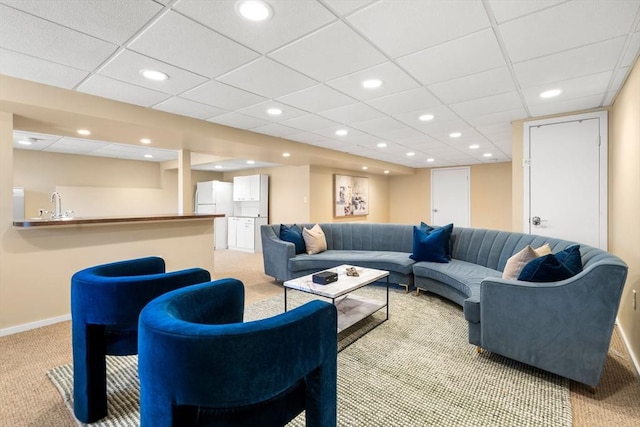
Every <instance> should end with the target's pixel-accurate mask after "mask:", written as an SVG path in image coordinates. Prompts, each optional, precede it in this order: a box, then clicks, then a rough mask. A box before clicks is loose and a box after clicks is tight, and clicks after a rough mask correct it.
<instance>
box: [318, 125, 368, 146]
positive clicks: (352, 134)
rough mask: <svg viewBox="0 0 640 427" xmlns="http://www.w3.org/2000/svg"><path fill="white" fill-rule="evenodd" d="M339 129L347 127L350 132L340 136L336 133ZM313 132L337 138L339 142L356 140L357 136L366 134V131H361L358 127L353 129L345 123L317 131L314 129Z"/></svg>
mask: <svg viewBox="0 0 640 427" xmlns="http://www.w3.org/2000/svg"><path fill="white" fill-rule="evenodd" d="M338 129H345V130H347V131H348V132H349V133H348V134H347V135H344V136H338V135H336V130H338ZM313 133H317V134H318V135H323V136H325V137H327V138H332V139H335V140H336V141H338V142H345V143H346V142H349V141H352V142H353V140H354V138H355V137H359V136H362V135H365V133H364V132H361V131H359V130H357V129H353V128H350V127H348V126H344V125H338V126H336V127H335V128H326V129H318V130H316V131H314V132H313Z"/></svg>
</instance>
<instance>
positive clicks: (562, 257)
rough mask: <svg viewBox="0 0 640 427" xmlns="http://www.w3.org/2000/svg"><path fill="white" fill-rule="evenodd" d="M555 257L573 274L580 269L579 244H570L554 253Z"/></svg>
mask: <svg viewBox="0 0 640 427" xmlns="http://www.w3.org/2000/svg"><path fill="white" fill-rule="evenodd" d="M555 255H556V258H558V260H559V261H560V262H561V263H563V264H564V265H565V267H567V268H568V269H569V270H571V272H572V273H573V274H578V273H580V272H581V271H582V256H581V255H580V245H572V246H569V247H568V248H566V249H565V250H563V251H560V252H558V253H556V254H555Z"/></svg>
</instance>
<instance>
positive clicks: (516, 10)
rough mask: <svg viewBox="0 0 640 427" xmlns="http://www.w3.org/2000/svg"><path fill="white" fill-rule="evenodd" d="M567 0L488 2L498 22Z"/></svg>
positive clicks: (500, 0) (495, 0) (494, 0)
mask: <svg viewBox="0 0 640 427" xmlns="http://www.w3.org/2000/svg"><path fill="white" fill-rule="evenodd" d="M565 1H566V0H527V1H505V0H489V1H488V3H489V5H490V7H491V10H492V11H493V15H494V16H495V17H496V21H498V23H502V22H505V21H509V20H511V19H514V18H519V17H521V16H524V15H528V14H530V13H533V12H537V11H540V10H542V9H548V8H550V7H553V6H555V5H557V4H559V3H562V2H565Z"/></svg>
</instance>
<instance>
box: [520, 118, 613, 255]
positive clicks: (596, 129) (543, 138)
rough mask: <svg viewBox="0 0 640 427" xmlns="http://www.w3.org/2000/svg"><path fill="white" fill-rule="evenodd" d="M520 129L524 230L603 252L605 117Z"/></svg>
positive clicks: (604, 232)
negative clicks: (523, 182) (523, 134)
mask: <svg viewBox="0 0 640 427" xmlns="http://www.w3.org/2000/svg"><path fill="white" fill-rule="evenodd" d="M602 114H604V117H602ZM525 131H528V138H526V137H525V151H524V153H525V158H526V157H527V156H526V155H527V153H528V154H529V157H528V160H525V185H526V184H527V181H528V188H527V187H525V200H528V206H526V205H527V203H526V202H525V217H526V218H525V227H524V229H525V231H526V232H528V233H530V234H540V235H544V236H551V237H557V238H561V239H566V240H573V241H576V242H580V243H584V244H587V245H590V246H595V247H600V248H603V249H606V244H607V240H606V229H607V223H606V221H607V220H606V162H607V161H606V113H594V114H587V115H580V116H572V117H563V118H557V119H553V120H552V121H551V122H546V123H538V124H537V125H529V126H525ZM603 133H604V147H603V146H602V144H603V141H601V140H602V139H603V138H602V136H603ZM527 139H528V141H527ZM527 142H528V147H526V145H527V144H526V143H527ZM527 148H528V149H527ZM527 166H528V167H527ZM527 178H528V179H527Z"/></svg>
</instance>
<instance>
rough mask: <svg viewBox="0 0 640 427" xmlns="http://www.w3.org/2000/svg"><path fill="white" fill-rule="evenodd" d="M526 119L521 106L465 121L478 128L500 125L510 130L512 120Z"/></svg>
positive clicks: (480, 115) (478, 115)
mask: <svg viewBox="0 0 640 427" xmlns="http://www.w3.org/2000/svg"><path fill="white" fill-rule="evenodd" d="M526 117H527V113H526V111H525V110H524V108H523V107H522V106H519V107H518V108H516V109H514V110H508V111H500V112H498V113H490V114H484V112H483V113H480V114H476V115H474V116H473V117H468V118H467V119H466V121H467V122H469V124H471V125H473V126H475V127H476V128H479V127H480V126H487V125H494V124H500V125H501V126H508V127H509V128H511V122H512V121H513V120H519V119H524V118H526Z"/></svg>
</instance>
